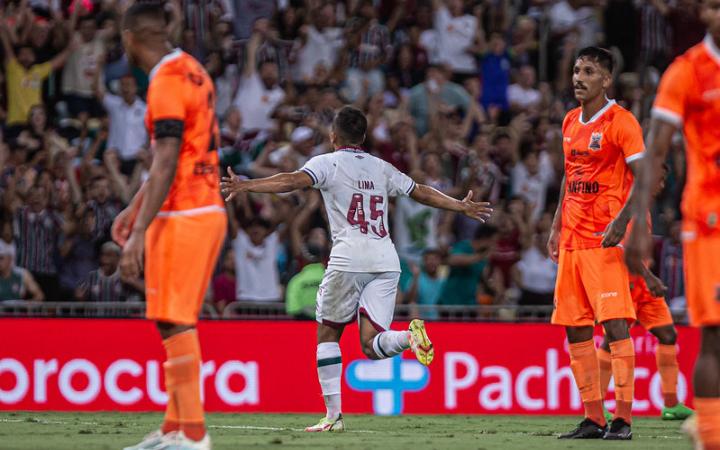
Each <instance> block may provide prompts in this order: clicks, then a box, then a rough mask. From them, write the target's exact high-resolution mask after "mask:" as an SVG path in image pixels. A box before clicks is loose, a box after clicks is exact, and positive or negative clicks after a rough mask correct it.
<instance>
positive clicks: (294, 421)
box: [0, 412, 691, 450]
mask: <svg viewBox="0 0 720 450" xmlns="http://www.w3.org/2000/svg"><path fill="white" fill-rule="evenodd" d="M319 418H320V415H307V414H209V415H208V424H209V427H210V433H211V436H212V439H213V448H214V449H216V450H223V449H238V448H243V449H245V448H250V449H282V448H287V449H373V450H391V449H413V450H418V449H442V450H460V449H474V450H477V449H488V450H490V449H502V450H510V449H523V450H533V449H609V448H610V449H613V448H617V449H621V448H622V449H623V450H625V449H652V450H662V449H673V450H685V449H687V450H689V449H691V445H690V443H689V441H688V440H687V439H686V438H685V436H684V435H683V434H682V433H681V432H680V424H681V423H680V422H664V421H661V420H660V419H656V418H647V419H646V418H641V419H636V420H635V421H634V426H633V432H634V438H633V440H632V441H631V442H604V441H559V440H557V438H556V437H555V434H556V433H559V432H561V431H562V432H565V431H569V430H570V429H571V428H572V427H573V426H574V425H575V424H576V423H577V422H578V421H579V420H580V419H579V418H578V417H528V416H495V415H493V416H402V417H377V416H368V415H354V414H350V415H348V416H346V419H345V420H346V422H345V423H346V426H347V428H348V431H347V432H346V433H342V434H340V433H337V434H336V433H318V434H314V433H313V434H310V433H304V432H302V431H301V429H302V428H303V427H305V426H307V425H310V424H313V423H315V421H317V420H318V419H319ZM161 419H162V416H161V415H160V414H136V413H123V414H121V413H34V412H18V413H0V448H2V449H3V450H20V449H23V450H25V449H33V450H36V449H55V450H65V449H68V450H69V449H97V450H104V449H121V448H123V447H124V446H126V445H131V444H135V443H137V442H138V441H139V440H140V439H141V438H142V437H143V436H144V435H145V433H147V432H148V431H151V430H152V429H154V428H155V427H157V426H158V424H159V423H160V420H161Z"/></svg>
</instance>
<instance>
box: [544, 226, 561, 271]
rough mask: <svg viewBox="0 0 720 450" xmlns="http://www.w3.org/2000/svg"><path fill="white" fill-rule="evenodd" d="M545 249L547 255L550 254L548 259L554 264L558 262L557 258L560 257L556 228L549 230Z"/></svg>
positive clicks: (558, 236) (558, 237)
mask: <svg viewBox="0 0 720 450" xmlns="http://www.w3.org/2000/svg"><path fill="white" fill-rule="evenodd" d="M547 251H548V255H550V259H551V260H552V262H554V263H555V264H557V263H558V260H559V259H560V232H559V231H557V230H551V231H550V237H549V238H548V242H547Z"/></svg>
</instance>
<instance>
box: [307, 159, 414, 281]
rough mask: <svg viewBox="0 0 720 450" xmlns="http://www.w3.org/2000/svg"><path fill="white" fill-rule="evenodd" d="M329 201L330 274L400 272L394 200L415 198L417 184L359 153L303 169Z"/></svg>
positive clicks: (313, 161)
mask: <svg viewBox="0 0 720 450" xmlns="http://www.w3.org/2000/svg"><path fill="white" fill-rule="evenodd" d="M301 170H302V171H304V172H305V173H307V174H308V175H309V176H310V178H312V180H313V187H314V188H316V189H319V190H320V192H321V193H322V196H323V201H324V202H325V209H326V210H327V215H328V219H329V220H330V231H331V234H332V240H333V246H332V251H331V252H330V263H329V264H328V270H338V271H342V272H365V273H376V272H400V260H399V259H398V255H397V252H396V251H395V246H394V245H393V243H392V240H390V234H389V233H390V229H389V227H388V203H389V198H390V197H395V196H398V195H410V193H412V191H413V189H415V182H414V181H413V180H412V179H410V177H408V176H407V175H405V174H404V173H402V172H400V171H398V170H397V169H396V168H395V167H393V166H392V165H391V164H389V163H387V162H385V161H383V160H382V159H379V158H376V157H374V156H372V155H369V154H368V153H365V152H363V151H361V150H356V149H350V148H345V149H339V150H336V151H335V152H334V153H327V154H325V155H320V156H316V157H314V158H312V159H311V160H310V161H308V162H307V164H305V166H303V168H302V169H301Z"/></svg>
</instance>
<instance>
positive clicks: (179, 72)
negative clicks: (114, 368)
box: [112, 3, 227, 450]
mask: <svg viewBox="0 0 720 450" xmlns="http://www.w3.org/2000/svg"><path fill="white" fill-rule="evenodd" d="M166 29H167V22H166V18H165V12H164V10H163V8H162V6H161V5H158V4H157V3H135V4H134V5H133V6H131V7H130V8H129V9H128V11H127V12H126V13H125V17H124V21H123V34H122V38H123V45H124V47H125V50H126V53H127V55H128V58H129V59H130V61H131V63H133V64H134V65H136V66H138V67H140V68H141V69H143V70H144V71H145V72H147V73H148V74H149V77H150V85H149V87H148V94H147V116H146V126H147V128H148V131H149V134H150V136H151V140H152V142H151V145H152V151H153V153H154V158H153V163H152V167H151V168H150V176H149V178H148V180H147V182H146V183H145V184H144V185H143V187H142V189H141V190H140V191H139V192H138V194H137V195H136V196H135V198H133V200H132V202H131V203H130V205H129V206H128V207H127V208H126V209H125V210H124V211H123V212H122V213H121V214H120V215H118V217H117V218H116V220H115V223H114V224H113V230H112V231H113V238H114V239H115V240H116V241H117V242H119V243H121V244H123V246H124V248H123V254H122V258H121V262H120V270H121V274H122V275H123V276H129V277H133V278H134V277H137V276H138V275H140V272H141V271H142V268H143V266H144V267H145V285H146V292H145V295H146V299H147V313H146V316H147V318H148V319H150V320H153V321H155V323H156V324H157V328H158V330H159V331H160V335H161V336H162V339H163V345H164V347H165V351H166V354H167V360H166V361H165V363H164V364H163V369H164V373H165V386H166V388H167V392H168V404H167V409H166V412H165V421H164V423H163V424H162V427H161V428H160V429H159V430H157V431H155V432H153V433H151V434H149V435H148V436H147V437H146V438H145V439H144V440H143V441H142V442H141V443H140V444H138V445H136V446H133V447H129V448H130V449H146V448H153V449H158V450H159V449H173V450H187V449H209V448H210V438H209V437H208V435H207V433H206V431H205V423H204V422H205V419H204V412H203V406H202V400H201V398H200V383H199V380H200V363H201V356H200V344H199V341H198V335H197V331H196V328H195V325H196V323H197V319H198V314H199V312H200V308H201V306H202V301H203V298H204V295H205V291H206V290H207V287H208V283H209V281H210V276H211V274H212V271H213V269H214V266H215V261H216V259H217V256H218V253H219V252H220V248H221V245H222V243H223V241H224V239H225V233H226V228H227V218H226V215H225V208H224V206H223V200H222V198H221V197H220V180H219V173H218V154H217V151H216V149H217V147H216V145H217V142H218V133H217V131H218V128H217V122H216V119H215V107H214V105H215V91H214V87H213V82H212V80H211V79H210V77H209V76H208V74H207V72H206V71H205V69H204V68H203V66H202V65H200V63H198V62H197V61H196V60H195V59H194V58H193V57H192V56H190V55H188V54H187V53H184V52H182V51H180V50H173V49H172V47H171V46H170V43H169V41H168V36H167V31H166Z"/></svg>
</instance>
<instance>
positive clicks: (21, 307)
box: [0, 300, 687, 324]
mask: <svg viewBox="0 0 720 450" xmlns="http://www.w3.org/2000/svg"><path fill="white" fill-rule="evenodd" d="M552 310H553V306H552V305H542V306H524V305H511V304H508V305H406V304H401V305H396V307H395V319H397V320H409V319H410V318H415V317H420V318H423V319H425V320H430V321H434V320H437V321H453V322H549V321H550V316H551V315H552ZM313 313H314V310H313V308H307V310H305V311H303V313H302V314H299V315H298V316H291V315H289V314H287V312H286V310H285V304H284V303H282V302H240V301H236V302H232V303H230V304H228V305H227V306H226V307H225V309H224V310H223V311H222V314H220V313H218V311H217V310H216V309H215V308H214V307H213V305H211V304H208V303H205V304H204V305H203V308H202V311H201V318H203V319H233V320H238V319H239V320H297V319H312V317H313ZM672 313H673V317H674V319H675V323H678V324H685V323H687V315H686V312H685V310H672ZM144 314H145V303H143V302H103V303H93V302H34V301H25V300H8V301H3V302H0V317H73V318H79V317H95V318H142V317H144Z"/></svg>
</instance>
